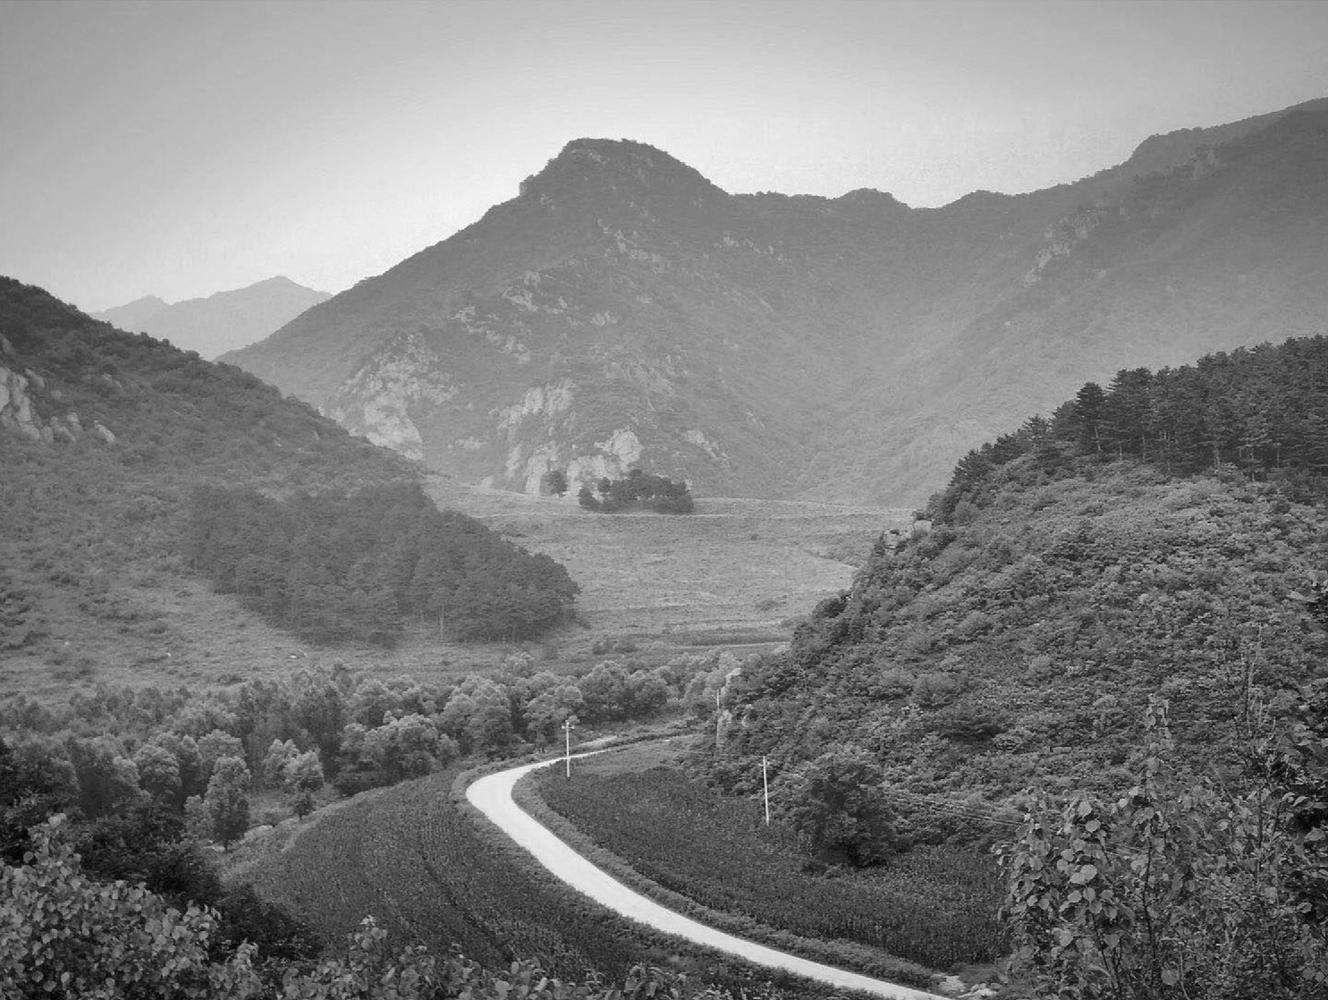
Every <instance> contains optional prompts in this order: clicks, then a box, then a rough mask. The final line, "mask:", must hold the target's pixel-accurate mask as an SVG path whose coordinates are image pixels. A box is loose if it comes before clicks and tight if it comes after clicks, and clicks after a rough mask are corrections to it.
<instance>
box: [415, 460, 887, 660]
mask: <svg viewBox="0 0 1328 1000" xmlns="http://www.w3.org/2000/svg"><path fill="white" fill-rule="evenodd" d="M429 493H430V495H431V496H432V497H433V498H434V499H435V501H437V502H438V503H439V504H440V505H441V506H445V507H453V508H455V509H457V510H460V511H461V512H463V513H465V514H468V515H469V516H471V517H473V518H475V519H476V520H478V521H480V522H481V523H483V524H485V525H487V526H488V527H490V528H492V529H493V530H496V531H498V532H499V533H500V534H502V535H504V536H505V537H508V538H510V539H511V540H512V541H514V542H516V543H517V544H518V545H521V546H523V547H524V548H527V549H529V550H531V551H532V552H540V553H544V554H545V555H548V556H551V557H552V558H554V559H555V560H557V561H558V562H560V563H562V564H563V565H565V566H566V567H567V568H568V570H569V572H570V573H571V574H572V577H573V579H575V580H576V581H577V583H579V584H580V586H581V593H580V594H579V595H578V597H577V613H578V617H579V618H580V620H581V627H580V628H579V629H577V628H575V627H571V628H566V629H564V630H563V631H562V632H560V633H559V634H558V635H557V636H556V637H555V638H553V639H552V640H551V641H552V642H555V643H557V645H558V647H559V648H560V649H561V650H562V651H563V652H564V653H567V654H572V655H576V654H581V655H585V654H588V653H589V652H590V651H591V650H593V649H594V648H595V647H596V646H597V645H598V646H599V647H600V648H601V649H603V648H605V647H606V646H608V647H609V648H612V647H613V646H614V645H615V644H618V643H623V642H626V643H630V644H631V645H633V646H636V647H637V651H639V652H643V653H647V652H648V653H650V654H652V655H667V654H668V653H671V652H684V651H688V650H692V651H695V650H697V649H704V648H708V647H724V648H728V649H730V650H731V651H732V652H734V653H735V654H738V655H744V654H746V653H748V652H758V651H766V650H769V649H771V648H774V647H777V646H779V645H780V644H783V643H786V642H787V641H788V639H789V638H790V637H791V635H792V625H793V623H794V622H795V621H796V620H798V619H800V618H801V617H802V616H803V615H805V614H807V613H808V611H809V610H810V609H811V608H812V607H814V606H815V605H816V604H817V602H819V601H821V600H823V599H825V598H826V597H831V596H833V595H834V594H837V593H838V592H840V591H841V590H843V589H845V588H847V587H848V586H849V585H850V584H851V583H852V580H853V573H854V571H855V569H854V568H855V566H856V565H858V564H860V563H861V562H862V561H863V560H864V559H865V558H866V557H867V554H868V553H869V552H870V550H871V546H872V543H873V542H874V541H875V540H876V538H877V537H878V536H880V535H881V534H882V533H883V532H889V531H907V530H909V526H910V525H911V523H912V520H913V515H912V512H911V511H910V510H907V509H903V508H892V507H868V506H848V505H838V504H830V503H816V502H811V501H792V500H756V499H742V498H737V497H704V496H702V497H698V498H697V500H696V512H695V513H693V514H687V515H678V516H667V515H658V514H630V513H629V514H594V513H590V512H587V511H584V510H581V509H580V508H579V507H578V506H577V504H576V500H575V498H574V497H571V496H568V497H564V498H561V499H559V498H554V497H541V496H532V495H529V494H522V493H514V492H511V491H505V490H495V489H485V488H482V487H476V486H465V485H459V484H456V483H454V482H452V481H450V480H447V479H444V478H442V477H437V476H435V477H431V478H430V479H429Z"/></svg>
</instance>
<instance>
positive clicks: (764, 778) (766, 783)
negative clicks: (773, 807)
mask: <svg viewBox="0 0 1328 1000" xmlns="http://www.w3.org/2000/svg"><path fill="white" fill-rule="evenodd" d="M761 788H762V789H763V790H764V791H765V825H766V826H769V825H770V778H769V776H768V775H767V773H766V761H765V757H764V756H763V757H762V758H761Z"/></svg>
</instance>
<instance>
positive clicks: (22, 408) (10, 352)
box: [0, 335, 115, 444]
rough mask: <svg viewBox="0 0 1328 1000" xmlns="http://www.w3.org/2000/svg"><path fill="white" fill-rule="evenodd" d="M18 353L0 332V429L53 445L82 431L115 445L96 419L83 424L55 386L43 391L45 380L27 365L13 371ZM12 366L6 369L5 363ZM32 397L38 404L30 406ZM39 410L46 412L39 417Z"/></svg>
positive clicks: (74, 439)
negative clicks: (35, 398) (40, 400)
mask: <svg viewBox="0 0 1328 1000" xmlns="http://www.w3.org/2000/svg"><path fill="white" fill-rule="evenodd" d="M17 358H18V355H17V353H16V352H15V351H14V347H13V345H12V344H10V343H9V340H8V338H6V337H4V336H3V335H0V361H3V362H5V363H2V364H0V431H3V432H7V433H10V434H19V435H22V436H23V437H26V438H30V439H32V440H33V441H43V442H45V443H46V444H54V443H56V442H57V441H77V440H78V439H79V438H81V437H83V436H84V435H85V434H90V435H92V436H93V437H94V438H95V439H99V440H101V441H103V442H105V443H106V444H115V434H114V433H113V432H112V431H111V430H110V429H109V428H107V427H106V426H105V425H104V424H102V423H100V422H99V421H96V420H94V421H92V422H91V423H90V424H89V425H88V426H87V427H85V426H84V424H83V420H82V418H80V417H79V415H78V411H77V410H74V409H71V408H69V407H67V406H62V405H61V404H62V403H63V402H64V400H63V398H62V393H61V392H60V390H58V389H52V390H51V391H50V392H49V393H48V392H47V390H46V379H44V378H43V377H42V376H41V375H39V374H38V373H37V372H34V371H33V370H32V369H31V368H25V369H23V370H22V371H19V370H17ZM7 364H8V365H15V366H16V367H14V368H10V367H7V366H6V365H7ZM34 396H42V397H44V398H43V399H42V403H41V404H38V405H34V402H33V399H34ZM43 412H45V413H46V414H47V415H45V416H43V415H42V414H43Z"/></svg>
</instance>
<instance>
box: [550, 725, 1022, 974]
mask: <svg viewBox="0 0 1328 1000" xmlns="http://www.w3.org/2000/svg"><path fill="white" fill-rule="evenodd" d="M646 753H647V751H646V749H645V748H644V747H643V748H641V749H639V750H637V751H635V753H634V756H635V758H636V759H635V761H634V762H633V760H632V758H630V757H628V758H622V757H619V756H618V755H616V754H607V755H604V756H603V757H595V758H590V759H588V760H586V761H585V762H583V764H582V765H581V767H580V768H579V769H578V770H575V771H574V773H573V776H572V779H571V780H567V779H566V778H564V777H563V775H562V774H561V773H560V772H558V771H556V770H554V771H546V772H537V773H536V776H534V777H533V779H532V781H533V787H534V789H535V790H536V791H537V792H538V793H539V795H540V797H541V798H542V799H543V800H544V802H545V803H547V804H548V806H549V807H550V808H552V809H553V810H554V811H555V812H556V813H558V814H559V815H561V816H563V817H564V818H565V819H567V820H568V821H569V822H571V823H572V824H573V825H574V826H575V827H576V828H577V829H578V830H580V831H581V832H582V833H583V834H585V835H586V836H587V837H588V838H589V839H590V840H592V841H593V842H594V843H595V844H597V845H598V846H600V847H602V848H604V849H606V850H608V851H610V852H611V853H612V854H614V855H616V856H617V857H619V858H621V859H622V860H623V861H625V862H626V863H627V864H628V865H629V866H630V867H631V868H632V869H634V870H635V871H637V872H638V873H640V874H641V875H643V876H645V877H647V878H649V879H651V880H652V881H654V882H656V883H658V884H659V885H661V886H663V887H664V888H666V889H669V890H671V891H673V892H676V893H678V894H680V895H683V896H686V897H688V898H689V899H692V900H695V901H696V902H698V903H701V904H702V905H704V906H707V907H709V908H711V909H714V910H719V911H721V912H724V913H730V914H738V915H741V916H745V917H747V918H750V919H752V920H754V921H758V922H760V923H764V924H768V925H770V926H772V927H776V928H781V929H785V930H788V931H792V932H793V933H795V934H798V935H800V936H803V937H808V938H819V939H822V940H843V941H850V942H856V943H859V944H865V945H868V946H870V947H873V948H878V949H880V950H882V951H885V952H888V953H890V954H892V955H895V956H898V957H899V958H904V959H907V960H909V961H912V962H917V963H919V964H920V965H924V966H927V967H929V968H933V969H949V968H954V967H956V966H961V965H972V964H983V963H986V962H990V961H992V960H993V959H995V958H996V957H998V956H999V955H1001V954H1003V953H1004V952H1005V950H1006V944H1005V940H1004V935H1003V932H1002V930H1001V927H1000V925H999V924H998V923H997V921H996V909H997V906H998V905H999V901H1000V897H1001V889H1000V884H999V879H998V875H997V872H996V867H995V864H994V862H993V860H992V859H991V858H989V857H987V856H985V855H982V854H979V853H977V852H976V851H967V852H965V851H956V850H942V849H924V848H919V849H916V850H914V851H912V852H910V853H908V854H904V855H900V856H898V857H897V858H896V859H894V860H893V861H892V862H891V863H890V864H889V865H888V866H886V867H884V869H883V870H872V871H869V872H863V873H852V874H849V873H844V872H839V871H837V870H835V869H830V870H829V871H828V872H826V873H822V874H817V873H816V867H817V866H814V865H811V864H809V862H811V861H812V859H811V858H810V857H809V856H808V855H807V854H805V853H804V852H803V851H802V850H800V848H799V846H798V844H797V841H796V838H795V837H794V836H793V834H792V833H791V831H789V830H787V829H786V828H783V827H781V826H780V825H779V824H778V823H776V824H774V825H772V826H770V827H766V826H765V824H764V821H763V815H762V808H761V804H760V803H759V802H755V801H748V800H736V799H731V798H724V797H721V796H719V795H717V794H715V793H714V792H712V791H711V790H709V789H708V788H706V787H705V786H704V785H702V784H701V783H700V782H698V781H694V780H692V779H690V778H689V777H688V776H687V775H686V774H684V773H683V772H682V770H681V769H680V768H678V767H677V766H676V765H673V766H670V765H667V764H665V765H663V766H649V762H648V760H645V759H644V758H645V754H646ZM634 763H635V766H633V764H634Z"/></svg>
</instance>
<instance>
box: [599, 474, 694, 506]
mask: <svg viewBox="0 0 1328 1000" xmlns="http://www.w3.org/2000/svg"><path fill="white" fill-rule="evenodd" d="M576 499H577V503H579V504H580V505H581V506H582V507H583V508H584V509H586V510H593V511H597V512H599V513H601V514H613V513H617V512H619V511H625V510H653V511H654V512H655V513H657V514H690V513H692V511H693V510H695V509H696V504H695V503H694V502H693V500H692V494H691V492H690V491H689V490H688V489H687V484H686V483H685V482H684V483H680V482H675V481H674V480H672V479H669V478H667V477H665V476H656V475H652V474H651V473H648V472H646V471H644V470H643V469H632V470H631V471H630V472H629V473H628V474H627V475H626V476H625V477H624V478H622V479H610V478H609V477H608V476H605V477H604V478H603V479H601V480H600V481H599V482H598V483H596V484H595V489H594V490H592V489H591V488H590V487H589V486H588V485H587V486H582V487H581V490H580V492H579V493H578V494H577V497H576Z"/></svg>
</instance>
